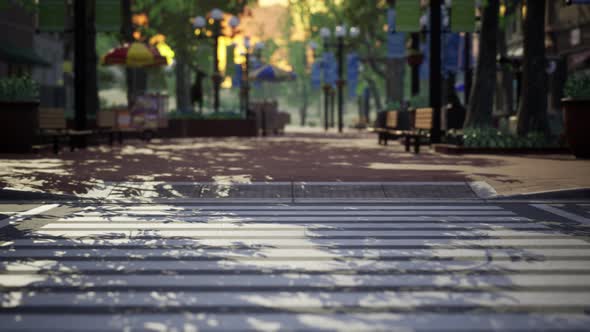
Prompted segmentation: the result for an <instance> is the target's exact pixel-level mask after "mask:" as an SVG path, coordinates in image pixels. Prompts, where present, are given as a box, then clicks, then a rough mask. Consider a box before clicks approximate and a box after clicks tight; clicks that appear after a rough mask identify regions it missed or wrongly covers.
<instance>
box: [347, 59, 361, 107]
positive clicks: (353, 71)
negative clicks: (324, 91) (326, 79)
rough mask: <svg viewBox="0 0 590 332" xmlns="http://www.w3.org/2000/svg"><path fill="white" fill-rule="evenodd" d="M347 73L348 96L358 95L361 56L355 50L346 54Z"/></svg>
mask: <svg viewBox="0 0 590 332" xmlns="http://www.w3.org/2000/svg"><path fill="white" fill-rule="evenodd" d="M346 64H347V68H346V74H347V76H348V77H347V81H348V96H349V97H350V98H354V97H356V87H357V84H358V79H359V56H358V54H356V53H355V52H353V53H350V54H348V55H347V56H346Z"/></svg>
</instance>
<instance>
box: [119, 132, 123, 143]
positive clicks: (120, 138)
mask: <svg viewBox="0 0 590 332" xmlns="http://www.w3.org/2000/svg"><path fill="white" fill-rule="evenodd" d="M121 144H123V132H119V145H121Z"/></svg>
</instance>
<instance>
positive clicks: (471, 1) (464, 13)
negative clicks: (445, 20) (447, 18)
mask: <svg viewBox="0 0 590 332" xmlns="http://www.w3.org/2000/svg"><path fill="white" fill-rule="evenodd" d="M451 30H452V31H453V32H475V0H453V8H452V10H451Z"/></svg>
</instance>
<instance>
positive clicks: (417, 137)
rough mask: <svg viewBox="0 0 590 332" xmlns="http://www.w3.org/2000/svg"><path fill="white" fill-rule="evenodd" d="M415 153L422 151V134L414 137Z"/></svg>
mask: <svg viewBox="0 0 590 332" xmlns="http://www.w3.org/2000/svg"><path fill="white" fill-rule="evenodd" d="M414 153H416V154H418V153H420V135H416V137H414Z"/></svg>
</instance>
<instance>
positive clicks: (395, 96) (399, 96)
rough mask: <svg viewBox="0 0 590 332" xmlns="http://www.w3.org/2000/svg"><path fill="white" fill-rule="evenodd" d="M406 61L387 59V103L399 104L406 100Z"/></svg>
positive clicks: (402, 59) (403, 59)
mask: <svg viewBox="0 0 590 332" xmlns="http://www.w3.org/2000/svg"><path fill="white" fill-rule="evenodd" d="M405 68H406V59H405V58H400V59H387V61H386V74H385V90H386V91H387V93H386V103H388V104H389V103H393V102H396V101H397V102H399V103H400V104H401V103H402V101H403V100H404V83H403V82H404V73H405Z"/></svg>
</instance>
